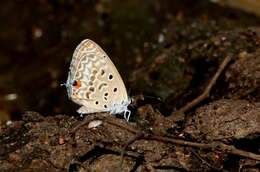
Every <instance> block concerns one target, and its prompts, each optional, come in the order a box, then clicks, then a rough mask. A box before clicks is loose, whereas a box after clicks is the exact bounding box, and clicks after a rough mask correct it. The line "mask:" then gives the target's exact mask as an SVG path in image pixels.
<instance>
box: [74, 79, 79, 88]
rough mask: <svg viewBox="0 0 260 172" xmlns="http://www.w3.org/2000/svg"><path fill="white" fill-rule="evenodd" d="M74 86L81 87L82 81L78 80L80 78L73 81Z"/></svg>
mask: <svg viewBox="0 0 260 172" xmlns="http://www.w3.org/2000/svg"><path fill="white" fill-rule="evenodd" d="M72 87H73V88H79V87H80V81H78V80H75V81H73V83H72Z"/></svg>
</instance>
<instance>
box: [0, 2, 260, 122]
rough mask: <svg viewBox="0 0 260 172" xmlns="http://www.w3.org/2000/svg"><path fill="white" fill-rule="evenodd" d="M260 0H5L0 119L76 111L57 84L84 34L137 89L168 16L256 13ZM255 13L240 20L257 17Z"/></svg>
mask: <svg viewBox="0 0 260 172" xmlns="http://www.w3.org/2000/svg"><path fill="white" fill-rule="evenodd" d="M259 4H260V2H259V1H258V0H254V1H253V0H251V1H250V0H244V1H243V0H240V1H231V0H226V1H225V0H222V1H221V0H219V1H217V0H214V1H213V0H212V1H209V0H183V1H178V0H176V1H173V0H153V1H151V0H143V1H139V0H78V1H74V0H51V1H48V0H16V1H10V0H2V1H1V6H0V18H1V27H0V46H1V49H0V121H1V122H3V121H6V120H9V119H19V118H20V115H21V114H22V113H23V112H25V111H37V112H40V113H41V114H43V115H51V114H60V113H62V114H69V115H73V114H76V112H75V110H76V107H77V105H75V104H74V103H73V102H71V101H70V100H68V97H67V93H66V89H65V87H60V84H62V83H64V82H66V80H67V73H68V69H69V65H70V61H71V57H72V54H73V51H74V49H75V48H76V46H77V45H78V44H79V43H80V42H81V41H82V40H83V39H86V38H89V39H92V40H94V41H95V42H97V43H98V44H99V45H100V46H101V47H102V48H103V49H104V50H105V51H106V52H107V54H108V55H109V56H110V58H111V59H112V61H113V62H114V63H115V65H116V66H117V67H118V70H119V72H120V74H121V75H122V78H123V79H124V81H125V83H126V86H127V88H128V89H134V90H138V89H140V90H142V89H141V88H134V87H133V86H132V85H134V84H132V83H133V82H135V81H132V80H131V79H130V78H131V77H130V76H131V74H132V73H133V72H134V71H135V70H138V69H139V68H140V67H142V66H143V65H145V61H146V60H147V59H149V58H150V57H151V56H152V54H153V53H154V52H156V51H158V50H159V49H160V44H161V43H163V42H164V40H165V37H164V36H163V34H162V33H165V32H166V31H165V28H166V27H167V26H168V25H169V24H170V23H172V22H176V21H177V22H181V23H185V22H187V21H188V20H190V19H194V18H197V19H200V20H208V19H209V18H213V19H214V21H217V20H218V19H219V18H221V17H222V15H225V17H227V16H228V17H229V18H232V19H233V20H234V19H235V20H236V19H240V18H239V17H238V16H239V15H240V12H238V11H237V10H234V11H233V7H235V8H239V9H242V11H246V12H250V13H251V14H250V15H252V16H255V18H257V15H259V11H260V10H259V9H260V7H259ZM220 9H221V10H220ZM223 9H224V10H223ZM222 10H223V11H225V12H223V11H222ZM220 11H221V12H220ZM223 13H225V14H223ZM242 13H243V14H244V12H242ZM252 20H253V21H251V19H247V21H246V22H244V23H243V24H244V25H245V26H248V25H254V23H255V20H254V19H252ZM252 23H253V24H252ZM243 24H241V25H243ZM258 24H259V23H258ZM1 122H0V123H1Z"/></svg>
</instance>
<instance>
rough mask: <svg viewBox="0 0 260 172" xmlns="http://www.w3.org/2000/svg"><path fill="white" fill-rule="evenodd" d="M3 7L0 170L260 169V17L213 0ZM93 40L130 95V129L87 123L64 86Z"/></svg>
mask: <svg viewBox="0 0 260 172" xmlns="http://www.w3.org/2000/svg"><path fill="white" fill-rule="evenodd" d="M1 3H2V5H1V7H0V17H1V19H4V20H5V22H4V23H3V26H2V27H1V28H0V44H1V47H2V48H1V51H0V56H1V58H0V66H1V67H0V71H1V73H0V79H1V82H0V94H1V98H0V124H1V125H0V145H1V146H0V172H2V171H3V172H7V171H8V172H9V171H21V172H22V171H23V172H25V171H26V172H29V171H37V172H38V171H51V172H52V171H53V172H56V171H57V172H60V171H69V172H76V171H80V172H84V171H86V172H89V171H97V172H99V171H100V172H114V171H115V172H116V171H120V172H121V171H123V172H124V171H126V172H127V171H131V172H134V171H137V172H143V171H144V172H146V171H147V172H148V171H156V172H157V171H158V172H163V171H169V172H175V171H243V172H246V171H247V172H249V171H252V172H253V171H259V166H260V163H259V162H260V152H259V150H260V144H259V143H260V139H259V138H260V27H259V25H260V19H259V18H257V17H256V16H254V15H252V14H248V13H245V12H243V11H240V10H236V9H231V8H227V7H224V6H218V5H216V4H213V3H211V2H209V1H206V0H205V1H204V0H200V1H194V0H193V1H192V0H184V1H148V0H145V1H137V0H133V1H113V2H112V1H111V2H110V1H98V2H97V1H85V0H81V1H77V3H76V2H74V1H44V0H37V1H35V0H28V1H26V2H23V1H17V2H16V3H14V2H12V1H7V0H4V1H3V2H1ZM86 38H90V39H92V40H94V41H95V42H97V43H98V44H99V45H100V46H101V47H102V48H103V49H104V50H105V51H106V52H107V54H109V56H110V57H111V59H112V61H113V62H114V63H115V65H116V66H117V68H118V70H119V72H120V74H121V76H122V78H123V80H124V81H125V84H126V87H127V88H128V89H129V90H130V93H129V96H130V97H132V98H133V102H132V104H131V105H130V106H129V109H130V110H131V112H132V113H131V117H130V121H129V122H127V121H126V120H125V119H123V117H122V115H120V114H118V115H114V116H113V115H110V114H107V113H95V114H90V115H85V116H83V117H81V116H79V114H77V112H76V110H77V108H78V106H77V105H75V104H74V103H72V102H71V101H70V100H69V99H68V98H67V93H66V90H65V88H63V87H60V84H61V83H64V82H66V78H67V72H68V68H69V65H70V60H71V56H72V53H73V50H74V48H75V46H76V45H77V44H78V43H79V42H80V41H81V40H83V39H86ZM9 43H10V44H9ZM227 57H231V61H230V62H229V63H228V64H227V65H226V66H225V68H224V70H223V71H222V72H221V73H220V76H219V77H218V78H217V81H216V82H215V83H214V85H213V87H212V89H211V90H210V93H209V94H208V95H207V96H206V97H205V98H204V99H203V100H202V101H199V103H198V104H196V105H195V106H193V107H192V108H189V109H188V110H187V111H185V112H182V113H179V111H178V109H181V108H182V107H184V106H185V105H186V104H187V103H188V102H191V101H192V100H194V99H196V98H197V97H198V96H200V95H201V94H202V93H203V91H204V90H205V89H206V88H207V86H208V84H209V83H210V81H211V79H212V78H213V76H214V75H215V73H216V72H217V71H218V68H219V66H220V64H221V63H222V61H223V60H225V59H226V58H227ZM177 112H178V113H177Z"/></svg>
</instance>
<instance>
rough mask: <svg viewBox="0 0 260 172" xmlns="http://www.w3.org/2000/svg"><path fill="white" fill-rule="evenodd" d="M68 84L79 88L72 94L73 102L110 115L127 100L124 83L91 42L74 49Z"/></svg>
mask: <svg viewBox="0 0 260 172" xmlns="http://www.w3.org/2000/svg"><path fill="white" fill-rule="evenodd" d="M70 72H71V81H74V80H78V81H80V83H81V85H80V87H79V88H77V89H73V90H72V96H71V97H72V100H74V101H75V102H76V103H79V104H81V105H83V106H85V107H86V108H90V109H97V111H111V109H113V107H114V106H115V105H117V104H122V102H123V101H127V100H128V96H127V92H126V88H125V85H124V83H123V80H122V78H121V76H120V74H119V73H118V71H117V69H116V67H115V65H114V64H113V62H112V61H111V60H110V59H109V57H108V55H107V54H106V53H105V52H104V51H103V50H102V49H101V47H99V46H98V45H97V44H96V43H94V42H93V41H91V40H89V39H87V40H84V41H82V42H81V43H80V44H79V45H78V47H77V48H76V50H75V52H74V54H73V58H72V62H71V66H70Z"/></svg>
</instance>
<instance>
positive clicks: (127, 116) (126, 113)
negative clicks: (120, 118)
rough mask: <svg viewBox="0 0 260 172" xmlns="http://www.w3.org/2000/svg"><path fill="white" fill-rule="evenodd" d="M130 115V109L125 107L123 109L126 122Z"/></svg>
mask: <svg viewBox="0 0 260 172" xmlns="http://www.w3.org/2000/svg"><path fill="white" fill-rule="evenodd" d="M130 115H131V111H130V110H128V109H127V110H125V111H124V118H125V119H126V121H127V122H128V121H129V118H130Z"/></svg>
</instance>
